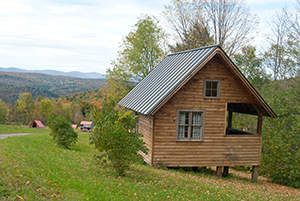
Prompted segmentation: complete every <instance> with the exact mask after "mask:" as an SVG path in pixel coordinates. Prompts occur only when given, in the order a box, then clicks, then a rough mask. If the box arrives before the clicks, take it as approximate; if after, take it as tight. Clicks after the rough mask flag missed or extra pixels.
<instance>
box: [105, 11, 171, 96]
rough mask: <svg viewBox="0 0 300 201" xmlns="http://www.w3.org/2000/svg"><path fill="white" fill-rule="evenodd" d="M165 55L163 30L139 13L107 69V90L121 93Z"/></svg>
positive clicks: (155, 21) (128, 88)
mask: <svg viewBox="0 0 300 201" xmlns="http://www.w3.org/2000/svg"><path fill="white" fill-rule="evenodd" d="M164 56H165V33H164V31H163V29H162V28H161V27H160V26H159V25H158V20H157V19H156V18H155V17H153V16H149V15H142V16H141V17H140V18H139V20H138V22H137V23H136V24H135V25H134V27H133V30H132V31H131V32H130V33H129V34H128V35H127V36H126V37H125V38H124V39H123V42H122V44H121V46H120V50H119V51H118V55H117V58H116V59H115V60H114V61H112V68H111V69H108V70H107V87H108V88H109V89H110V91H108V93H110V94H114V95H115V97H114V98H116V99H120V98H121V97H122V96H124V95H125V94H126V93H127V92H128V91H129V90H130V89H131V88H132V87H133V86H134V84H133V82H137V81H140V80H141V79H143V78H144V77H145V76H146V75H147V74H148V73H149V72H150V71H151V70H152V69H153V68H154V67H155V66H156V65H157V64H158V63H159V62H160V61H161V60H162V59H163V57H164Z"/></svg>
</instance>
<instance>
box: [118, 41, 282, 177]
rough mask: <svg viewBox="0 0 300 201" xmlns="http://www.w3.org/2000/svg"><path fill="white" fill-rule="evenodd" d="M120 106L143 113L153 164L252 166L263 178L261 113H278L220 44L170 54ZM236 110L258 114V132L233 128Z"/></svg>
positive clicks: (221, 169)
mask: <svg viewBox="0 0 300 201" xmlns="http://www.w3.org/2000/svg"><path fill="white" fill-rule="evenodd" d="M119 105H121V106H124V107H126V108H127V109H129V110H132V111H134V112H135V113H136V114H137V115H138V121H137V125H136V130H138V131H139V132H140V133H142V134H143V140H144V142H145V143H146V146H147V147H148V149H149V151H148V154H147V155H143V157H144V160H145V161H146V162H147V163H148V164H149V165H151V166H156V165H160V164H162V165H164V166H167V167H203V166H209V167H211V166H216V167H217V174H218V176H222V175H228V167H229V166H253V175H252V179H253V180H257V178H258V167H259V165H260V163H261V162H260V160H261V146H262V136H261V128H262V117H263V116H268V117H276V114H275V113H274V112H273V111H272V109H271V108H270V107H269V106H268V104H267V103H266V102H265V101H264V99H263V98H262V97H261V96H260V95H259V94H258V92H257V91H256V90H255V89H254V88H253V86H252V85H251V84H250V83H249V82H248V80H247V79H246V78H245V77H244V75H243V74H242V73H241V72H240V71H239V69H238V68H237V66H236V65H235V64H234V63H233V62H232V61H231V60H230V58H229V57H228V56H227V54H226V53H225V52H224V51H223V49H222V48H221V47H220V46H218V45H213V46H208V47H203V48H198V49H193V50H187V51H183V52H178V53H174V54H170V55H168V56H167V57H166V58H165V59H164V60H163V61H162V62H161V63H160V64H159V65H158V66H157V67H156V68H154V69H153V70H152V71H151V72H150V73H149V74H148V75H147V76H146V77H145V78H144V79H143V80H142V81H141V82H140V83H139V84H138V85H137V86H135V88H133V89H132V90H131V91H130V92H129V93H128V94H127V95H126V96H125V97H124V98H123V99H122V100H121V101H120V102H119ZM233 113H243V114H248V115H255V116H256V119H257V131H256V133H250V132H245V131H242V130H238V129H234V128H232V125H233V124H232V119H233V118H232V116H233Z"/></svg>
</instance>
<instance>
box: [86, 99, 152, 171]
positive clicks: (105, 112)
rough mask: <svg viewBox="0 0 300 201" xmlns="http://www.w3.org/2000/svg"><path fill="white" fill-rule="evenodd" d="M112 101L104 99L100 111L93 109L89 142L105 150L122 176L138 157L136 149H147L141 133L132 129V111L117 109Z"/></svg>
mask: <svg viewBox="0 0 300 201" xmlns="http://www.w3.org/2000/svg"><path fill="white" fill-rule="evenodd" d="M115 106H116V103H115V102H114V101H109V100H108V99H104V101H103V103H102V108H101V110H100V112H97V111H94V113H93V117H94V123H95V127H94V131H93V133H92V134H91V136H90V139H91V143H92V144H94V145H95V147H96V149H98V150H99V151H100V152H103V151H104V152H106V153H107V155H108V157H109V159H110V161H111V163H112V165H113V168H114V169H115V171H116V172H117V174H118V176H124V175H125V172H126V170H127V169H128V168H129V167H130V165H131V164H132V163H134V162H135V161H137V160H139V159H140V157H141V156H140V155H139V154H138V151H142V152H144V153H145V154H146V153H147V149H146V147H145V146H144V142H143V140H142V139H141V137H142V135H141V134H140V133H136V132H135V131H134V128H135V117H133V116H132V112H131V111H129V112H125V110H123V111H121V112H120V111H118V110H117V109H116V108H115Z"/></svg>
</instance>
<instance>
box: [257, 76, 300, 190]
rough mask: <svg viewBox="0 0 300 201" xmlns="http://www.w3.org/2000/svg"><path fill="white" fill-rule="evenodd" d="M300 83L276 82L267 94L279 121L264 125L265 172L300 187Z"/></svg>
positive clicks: (287, 80)
mask: <svg viewBox="0 0 300 201" xmlns="http://www.w3.org/2000/svg"><path fill="white" fill-rule="evenodd" d="M299 92H300V80H299V79H293V78H290V79H285V80H274V81H272V82H271V83H270V84H268V86H267V87H266V90H265V93H267V94H268V96H266V97H267V99H268V102H269V104H270V105H272V108H273V110H274V111H275V112H276V114H277V116H278V117H277V118H267V119H265V121H264V126H263V131H262V133H263V141H262V165H261V172H262V173H263V174H264V175H266V176H267V177H268V178H270V179H271V180H272V181H273V182H276V183H280V184H284V185H288V186H292V187H297V188H299V187H300V172H299V167H300V135H299V133H300V123H299V122H300V112H299V111H300V104H299Z"/></svg>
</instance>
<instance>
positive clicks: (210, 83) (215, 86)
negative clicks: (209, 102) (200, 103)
mask: <svg viewBox="0 0 300 201" xmlns="http://www.w3.org/2000/svg"><path fill="white" fill-rule="evenodd" d="M204 98H216V99H218V98H220V80H204Z"/></svg>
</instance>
